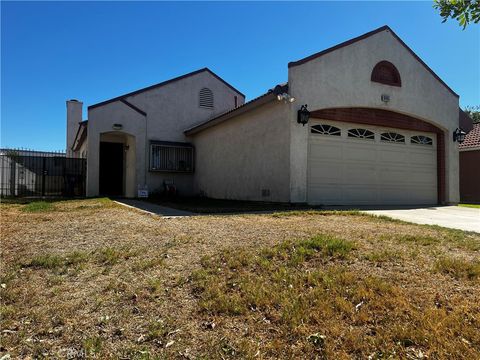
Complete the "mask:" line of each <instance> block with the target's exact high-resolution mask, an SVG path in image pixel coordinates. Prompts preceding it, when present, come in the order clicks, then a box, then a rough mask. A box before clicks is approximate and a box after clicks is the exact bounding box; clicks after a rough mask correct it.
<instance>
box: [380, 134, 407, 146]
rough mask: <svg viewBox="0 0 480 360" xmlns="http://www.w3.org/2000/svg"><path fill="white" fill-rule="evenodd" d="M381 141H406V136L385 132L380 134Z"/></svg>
mask: <svg viewBox="0 0 480 360" xmlns="http://www.w3.org/2000/svg"><path fill="white" fill-rule="evenodd" d="M380 141H384V142H394V143H403V144H404V143H405V136H403V135H402V134H399V133H395V132H385V133H382V134H380Z"/></svg>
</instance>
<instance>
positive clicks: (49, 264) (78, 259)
mask: <svg viewBox="0 0 480 360" xmlns="http://www.w3.org/2000/svg"><path fill="white" fill-rule="evenodd" d="M88 257H89V254H87V253H85V252H80V251H74V252H72V253H71V254H66V255H57V254H46V255H39V256H35V257H34V258H33V259H31V260H30V261H28V262H27V263H23V264H21V266H23V267H33V268H43V269H58V268H64V267H68V266H75V265H78V264H81V263H83V262H85V261H87V259H88Z"/></svg>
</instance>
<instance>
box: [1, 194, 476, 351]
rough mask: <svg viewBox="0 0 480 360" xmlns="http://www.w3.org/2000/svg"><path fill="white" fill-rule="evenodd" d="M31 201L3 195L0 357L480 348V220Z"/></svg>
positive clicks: (103, 201)
mask: <svg viewBox="0 0 480 360" xmlns="http://www.w3.org/2000/svg"><path fill="white" fill-rule="evenodd" d="M31 202H32V201H29V202H28V203H27V204H24V203H9V204H6V203H2V204H1V206H0V211H1V217H2V222H1V224H0V225H1V231H0V242H1V244H2V248H1V253H0V265H1V266H0V297H1V300H2V301H1V304H0V327H1V328H2V336H1V337H0V342H1V343H0V357H2V356H3V355H5V354H6V353H8V354H10V356H11V358H67V357H68V354H77V355H76V356H77V357H84V358H93V357H95V358H99V359H104V358H105V359H115V358H129V359H149V358H150V359H152V358H186V359H188V358H190V359H221V358H223V359H227V358H258V359H284V358H285V359H287V358H319V359H322V358H339V359H342V358H358V359H360V358H362V359H363V358H368V357H370V358H372V359H380V358H388V357H390V358H420V357H421V356H422V355H423V356H428V358H431V359H441V358H468V359H475V358H480V355H479V350H478V349H480V340H479V339H478V336H479V335H478V334H479V332H478V329H479V328H480V326H479V318H478V314H479V313H480V308H479V306H480V305H479V304H480V281H478V280H479V276H478V270H477V267H476V266H477V265H476V264H477V262H478V259H479V251H480V236H479V235H478V234H475V233H467V232H462V231H457V230H449V229H445V228H441V227H434V226H420V225H414V224H409V223H406V222H401V221H392V220H391V219H388V218H379V217H374V216H370V215H367V214H363V213H359V212H357V211H355V210H347V211H323V210H318V209H317V210H315V209H313V210H312V209H307V210H305V211H300V209H298V208H296V209H292V208H289V209H288V208H278V209H275V210H277V211H282V212H278V213H275V214H262V215H261V214H242V215H229V216H195V217H185V218H172V219H162V218H160V217H155V216H150V215H145V214H143V213H140V212H136V211H131V210H129V209H127V208H125V207H123V206H117V205H116V204H115V203H114V202H112V201H110V200H109V199H106V198H105V199H87V200H67V201H47V202H50V203H51V204H52V206H53V208H54V211H38V212H28V211H24V210H23V209H24V207H25V206H27V205H28V204H29V203H31ZM199 205H202V206H203V205H204V204H199ZM230 205H234V204H229V203H225V204H224V205H222V206H224V207H223V208H222V209H228V208H229V206H230ZM211 206H215V204H211ZM230 209H232V208H230ZM286 210H293V211H286ZM443 259H456V260H458V261H460V262H461V263H462V265H460V264H457V263H452V262H451V261H450V262H449V261H443ZM441 260H442V261H441ZM452 264H453V265H452ZM445 354H447V355H445Z"/></svg>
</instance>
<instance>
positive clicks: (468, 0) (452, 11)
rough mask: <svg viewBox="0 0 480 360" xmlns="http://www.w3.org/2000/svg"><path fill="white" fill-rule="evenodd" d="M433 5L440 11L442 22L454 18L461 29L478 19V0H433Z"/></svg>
mask: <svg viewBox="0 0 480 360" xmlns="http://www.w3.org/2000/svg"><path fill="white" fill-rule="evenodd" d="M433 7H434V8H435V9H437V10H439V11H440V16H441V17H442V18H443V21H442V22H446V21H447V20H448V19H449V18H452V19H456V20H457V21H458V23H459V25H460V26H462V27H463V29H465V28H466V27H467V25H469V24H470V23H478V22H479V21H480V2H479V0H434V3H433Z"/></svg>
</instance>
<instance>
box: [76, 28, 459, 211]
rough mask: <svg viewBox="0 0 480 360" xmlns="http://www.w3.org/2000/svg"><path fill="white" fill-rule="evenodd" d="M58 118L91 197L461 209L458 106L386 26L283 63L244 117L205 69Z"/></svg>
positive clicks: (235, 98) (238, 96)
mask: <svg viewBox="0 0 480 360" xmlns="http://www.w3.org/2000/svg"><path fill="white" fill-rule="evenodd" d="M305 104H307V105H308V109H309V111H310V120H309V122H308V123H307V124H306V125H305V126H304V125H302V124H299V123H298V122H297V116H298V111H299V109H300V108H301V106H302V105H305ZM67 108H68V111H67V113H68V116H67V118H68V126H67V127H68V129H67V145H68V147H69V148H72V149H74V150H75V151H77V152H86V154H87V195H89V196H96V195H100V194H112V195H123V196H130V197H133V196H136V194H137V190H138V189H145V188H148V190H149V191H150V192H153V191H156V190H161V189H162V186H163V184H164V183H174V184H175V186H176V187H177V188H178V190H179V193H180V194H185V195H203V196H207V197H212V198H222V199H241V200H260V201H277V202H292V203H305V202H307V203H310V204H335V205H337V204H338V205H340V204H348V205H353V204H365V205H374V204H377V205H386V204H437V203H441V204H443V203H456V202H458V201H459V182H458V177H459V176H458V175H459V173H458V171H459V170H458V167H459V166H458V145H457V143H456V142H454V141H453V140H452V134H453V132H454V131H455V130H456V129H457V128H458V127H459V121H460V116H459V114H461V113H462V112H461V111H459V97H458V95H457V94H456V93H455V92H454V91H453V90H452V89H450V88H449V87H448V85H446V84H445V83H444V82H443V81H442V80H441V79H440V78H439V77H438V76H437V75H436V74H435V73H434V72H433V71H432V70H431V69H430V68H429V67H428V66H427V65H426V64H425V63H424V62H423V61H422V60H421V59H420V58H419V57H418V56H417V55H416V54H415V53H414V52H413V51H412V50H411V49H410V48H409V47H408V46H407V45H406V44H405V43H404V42H403V41H402V40H401V39H400V38H399V37H398V36H397V35H396V34H395V33H394V32H393V31H392V30H391V29H390V28H389V27H387V26H384V27H381V28H379V29H376V30H374V31H372V32H369V33H367V34H364V35H362V36H360V37H357V38H355V39H352V40H350V41H347V42H345V43H342V44H339V45H337V46H334V47H332V48H330V49H327V50H324V51H322V52H320V53H317V54H314V55H311V56H309V57H306V58H304V59H302V60H299V61H295V62H291V63H289V64H288V83H286V84H282V85H277V86H276V87H274V88H273V89H271V90H269V91H268V92H267V93H265V94H264V95H262V96H260V97H258V98H256V99H253V100H251V101H249V102H247V103H245V104H244V96H243V94H242V93H240V92H239V91H238V90H236V89H235V88H233V87H232V86H231V85H229V84H227V83H226V82H225V81H223V80H222V79H220V78H219V77H218V76H216V75H215V74H213V73H212V72H211V71H210V70H208V69H202V70H199V71H196V72H193V73H190V74H187V75H184V76H182V77H180V78H176V79H172V80H170V81H167V82H164V83H161V84H158V85H154V86H151V87H149V88H146V89H142V90H138V91H136V92H133V93H129V94H126V95H123V96H119V97H116V98H114V99H111V100H107V101H105V102H102V103H99V104H96V105H92V106H90V107H89V108H88V122H87V121H83V122H82V121H81V120H82V118H81V114H82V110H81V103H79V102H75V101H69V102H67Z"/></svg>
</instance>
